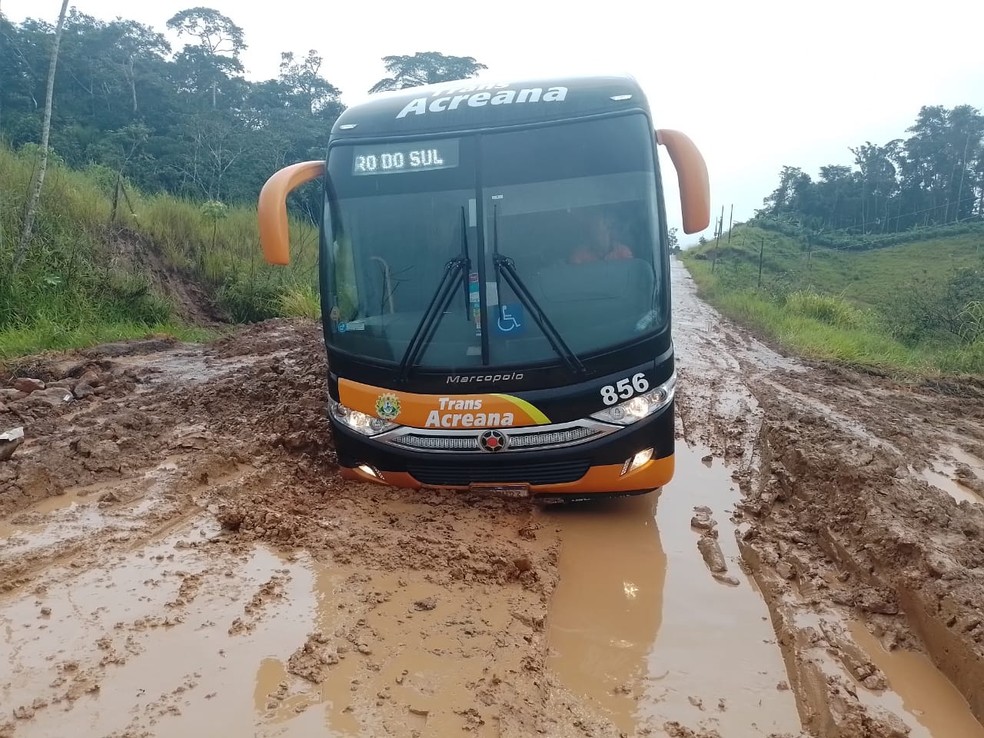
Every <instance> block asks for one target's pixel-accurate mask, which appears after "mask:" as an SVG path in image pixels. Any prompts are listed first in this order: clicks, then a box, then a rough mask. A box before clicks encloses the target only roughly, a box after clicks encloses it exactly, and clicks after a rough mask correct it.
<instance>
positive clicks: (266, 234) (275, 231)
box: [256, 161, 325, 264]
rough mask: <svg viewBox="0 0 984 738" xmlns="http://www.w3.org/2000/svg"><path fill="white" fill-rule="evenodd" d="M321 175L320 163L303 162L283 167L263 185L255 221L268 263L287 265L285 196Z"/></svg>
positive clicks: (287, 235) (288, 234)
mask: <svg viewBox="0 0 984 738" xmlns="http://www.w3.org/2000/svg"><path fill="white" fill-rule="evenodd" d="M324 173H325V163H324V162H323V161H302V162H299V163H297V164H291V165H290V166H287V167H284V168H283V169H281V170H280V171H278V172H277V173H276V174H274V175H273V176H272V177H270V179H268V180H267V181H266V184H264V185H263V189H262V190H260V200H259V204H258V205H257V213H256V217H257V220H258V221H259V226H260V246H262V247H263V257H264V258H265V259H266V260H267V262H268V263H270V264H288V263H290V233H289V229H288V222H287V195H289V194H290V193H291V192H292V191H293V190H295V189H297V188H298V187H300V186H301V185H302V184H304V183H306V182H310V181H311V180H312V179H317V178H318V177H321V176H322V175H324Z"/></svg>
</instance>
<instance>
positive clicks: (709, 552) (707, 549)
mask: <svg viewBox="0 0 984 738" xmlns="http://www.w3.org/2000/svg"><path fill="white" fill-rule="evenodd" d="M697 549H698V550H699V551H700V555H701V556H703V557H704V563H705V564H707V568H708V569H710V570H711V573H712V574H724V573H725V572H726V571H728V565H727V564H726V563H725V561H724V553H723V552H722V551H721V544H720V543H718V542H717V539H715V538H712V537H711V536H708V535H704V536H701V537H700V540H699V541H697Z"/></svg>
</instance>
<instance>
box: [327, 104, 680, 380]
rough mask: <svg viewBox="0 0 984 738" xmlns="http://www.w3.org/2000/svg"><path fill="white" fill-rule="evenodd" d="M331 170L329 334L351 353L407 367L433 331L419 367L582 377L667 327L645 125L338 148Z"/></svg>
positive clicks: (565, 127)
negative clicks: (576, 370) (606, 355)
mask: <svg viewBox="0 0 984 738" xmlns="http://www.w3.org/2000/svg"><path fill="white" fill-rule="evenodd" d="M328 171H329V174H330V178H331V184H332V188H333V191H331V192H329V212H328V213H327V215H328V218H326V224H328V225H329V228H328V232H329V233H330V236H329V237H328V238H327V239H326V243H325V248H326V253H325V254H323V256H324V257H325V259H324V264H325V268H326V269H327V270H328V273H327V275H326V276H327V280H326V285H327V295H328V297H329V302H328V303H327V306H326V318H327V321H326V324H327V325H328V327H329V331H328V334H329V340H330V341H331V343H332V344H333V345H334V346H335V347H337V348H339V349H342V350H345V351H348V352H351V353H355V354H358V355H362V356H365V357H366V358H370V359H374V360H377V361H381V362H393V363H395V364H399V363H400V362H401V360H403V359H404V357H405V356H407V355H408V347H410V346H411V342H412V341H413V339H414V336H415V335H418V334H421V332H422V329H423V327H424V326H425V325H426V326H429V327H430V331H429V335H427V336H425V338H424V341H423V344H422V346H419V347H416V348H414V349H412V350H411V351H410V352H409V354H414V357H415V358H414V365H415V366H424V367H428V368H434V369H442V370H447V371H456V370H461V369H468V368H478V367H481V366H483V365H494V366H510V365H519V366H523V365H530V364H531V363H543V362H551V361H554V362H558V363H566V364H567V366H569V367H576V366H577V365H579V359H580V358H583V357H585V356H589V355H590V354H591V353H593V352H598V351H601V350H606V349H609V348H611V347H613V346H616V345H618V344H623V343H626V342H628V341H632V340H634V339H637V338H640V337H643V336H645V335H647V334H649V333H650V332H651V331H653V330H656V329H658V328H660V327H662V325H663V324H664V323H665V320H666V317H667V315H666V314H667V311H668V305H665V304H664V303H665V302H666V300H665V299H664V296H663V293H664V290H663V289H662V284H663V280H664V275H665V271H664V268H663V266H662V264H663V260H662V258H661V256H660V255H659V252H658V250H657V244H658V243H659V237H658V233H659V230H660V229H659V221H658V216H657V213H658V205H657V189H656V177H655V168H654V163H653V144H652V133H651V129H650V126H649V123H648V121H647V119H646V118H645V117H644V116H642V115H632V116H623V117H619V118H607V119H601V120H594V121H586V122H577V123H567V124H562V125H554V126H550V127H544V128H537V129H527V130H517V131H512V132H505V133H492V134H483V135H481V136H479V135H468V136H462V137H459V138H448V137H445V138H442V139H434V140H419V141H412V142H408V143H405V144H392V143H387V144H372V145H360V146H344V147H342V146H339V147H335V148H333V149H332V152H331V155H330V157H329V161H328ZM459 267H460V268H459ZM449 271H453V272H454V275H452V276H453V277H454V284H453V286H451V287H449V286H448V276H447V275H446V273H447V272H449ZM441 298H443V299H441ZM429 308H430V312H431V313H435V315H433V316H430V315H428V314H427V313H428V309H429ZM431 317H434V318H435V320H433V321H431V320H430V318H431ZM431 322H433V325H431ZM423 332H424V333H428V331H423ZM419 340H420V339H419V338H418V342H419ZM418 349H419V350H418Z"/></svg>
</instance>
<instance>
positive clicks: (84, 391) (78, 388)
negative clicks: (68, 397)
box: [73, 382, 96, 400]
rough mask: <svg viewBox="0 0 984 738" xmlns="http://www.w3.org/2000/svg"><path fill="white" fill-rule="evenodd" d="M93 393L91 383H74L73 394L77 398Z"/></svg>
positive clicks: (89, 395) (90, 395)
mask: <svg viewBox="0 0 984 738" xmlns="http://www.w3.org/2000/svg"><path fill="white" fill-rule="evenodd" d="M95 393H96V391H95V389H93V387H92V385H89V384H86V383H85V382H79V383H78V384H77V385H75V389H74V390H73V394H74V395H75V399H77V400H84V399H85V398H86V397H92V395H94V394H95Z"/></svg>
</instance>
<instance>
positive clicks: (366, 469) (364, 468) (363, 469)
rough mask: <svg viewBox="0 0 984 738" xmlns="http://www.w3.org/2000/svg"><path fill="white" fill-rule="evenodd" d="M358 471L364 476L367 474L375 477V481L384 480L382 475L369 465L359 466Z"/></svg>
mask: <svg viewBox="0 0 984 738" xmlns="http://www.w3.org/2000/svg"><path fill="white" fill-rule="evenodd" d="M356 469H358V470H359V471H360V472H362V473H363V474H367V475H369V476H370V477H374V478H375V479H382V478H383V475H382V474H380V473H379V472H378V471H376V470H375V469H373V468H372V467H371V466H369V465H368V464H359V465H358V466H357V467H356Z"/></svg>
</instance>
